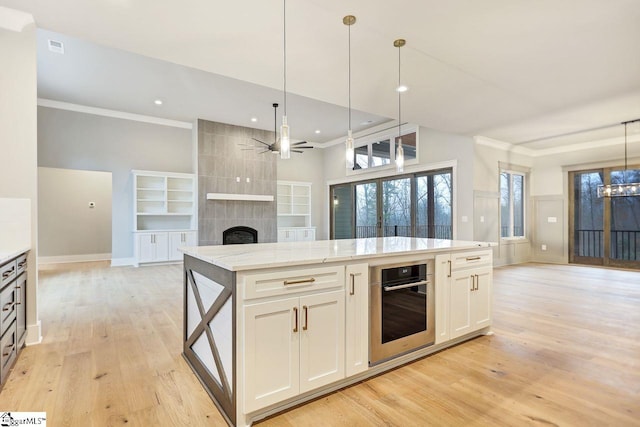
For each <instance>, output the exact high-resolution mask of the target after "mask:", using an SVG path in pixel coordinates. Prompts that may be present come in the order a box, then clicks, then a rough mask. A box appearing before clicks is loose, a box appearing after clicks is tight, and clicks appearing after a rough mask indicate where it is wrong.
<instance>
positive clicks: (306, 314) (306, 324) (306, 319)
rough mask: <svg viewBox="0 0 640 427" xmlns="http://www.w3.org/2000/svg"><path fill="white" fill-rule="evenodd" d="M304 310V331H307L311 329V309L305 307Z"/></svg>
mask: <svg viewBox="0 0 640 427" xmlns="http://www.w3.org/2000/svg"><path fill="white" fill-rule="evenodd" d="M302 309H303V310H304V326H303V327H302V330H303V331H306V330H307V329H309V308H308V307H307V306H306V305H303V306H302Z"/></svg>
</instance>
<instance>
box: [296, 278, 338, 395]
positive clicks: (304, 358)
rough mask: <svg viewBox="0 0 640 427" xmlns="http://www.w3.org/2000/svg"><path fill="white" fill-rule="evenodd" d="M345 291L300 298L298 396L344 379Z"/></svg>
mask: <svg viewBox="0 0 640 427" xmlns="http://www.w3.org/2000/svg"><path fill="white" fill-rule="evenodd" d="M344 320H345V319H344V290H340V291H334V292H327V293H322V294H317V295H309V296H304V297H300V393H304V392H306V391H309V390H313V389H315V388H318V387H321V386H323V385H326V384H329V383H332V382H334V381H337V380H340V379H342V378H344V372H345V370H344V364H345V360H344V359H345V352H344V346H345V344H344Z"/></svg>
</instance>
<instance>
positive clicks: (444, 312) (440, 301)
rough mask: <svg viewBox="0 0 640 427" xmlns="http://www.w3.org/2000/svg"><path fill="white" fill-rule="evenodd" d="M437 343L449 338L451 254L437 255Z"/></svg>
mask: <svg viewBox="0 0 640 427" xmlns="http://www.w3.org/2000/svg"><path fill="white" fill-rule="evenodd" d="M435 268H436V274H435V280H436V283H435V298H436V305H435V307H436V342H435V343H436V344H440V343H442V342H445V341H448V340H449V311H450V304H449V294H450V292H451V255H449V254H443V255H436V262H435Z"/></svg>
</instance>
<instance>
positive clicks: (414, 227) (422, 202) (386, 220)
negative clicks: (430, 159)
mask: <svg viewBox="0 0 640 427" xmlns="http://www.w3.org/2000/svg"><path fill="white" fill-rule="evenodd" d="M451 179H452V171H451V169H446V170H439V171H432V172H428V173H420V174H411V175H402V176H395V177H391V178H380V179H375V180H369V181H359V182H353V183H347V184H339V185H334V186H332V187H331V191H330V193H331V206H332V209H331V230H330V233H331V238H332V239H348V238H366V237H386V236H407V237H432V238H442V239H451V238H452V236H453V229H452V211H451V210H452V209H451V208H452V203H451V201H452V199H453V189H452V185H451V184H452V180H451Z"/></svg>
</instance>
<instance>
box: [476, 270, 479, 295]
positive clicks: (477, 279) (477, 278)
mask: <svg viewBox="0 0 640 427" xmlns="http://www.w3.org/2000/svg"><path fill="white" fill-rule="evenodd" d="M479 281H480V276H478V275H477V274H476V291H477V290H478V289H480V287H479V286H478V282H479Z"/></svg>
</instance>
